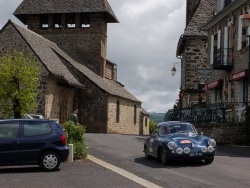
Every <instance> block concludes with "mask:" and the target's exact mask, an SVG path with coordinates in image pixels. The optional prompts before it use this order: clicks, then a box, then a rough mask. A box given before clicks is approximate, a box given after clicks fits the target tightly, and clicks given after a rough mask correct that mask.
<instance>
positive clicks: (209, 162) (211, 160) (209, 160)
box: [205, 157, 214, 164]
mask: <svg viewBox="0 0 250 188" xmlns="http://www.w3.org/2000/svg"><path fill="white" fill-rule="evenodd" d="M213 161H214V157H213V158H209V159H205V163H206V164H211V163H212V162H213Z"/></svg>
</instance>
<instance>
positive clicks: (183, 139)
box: [167, 134, 210, 145]
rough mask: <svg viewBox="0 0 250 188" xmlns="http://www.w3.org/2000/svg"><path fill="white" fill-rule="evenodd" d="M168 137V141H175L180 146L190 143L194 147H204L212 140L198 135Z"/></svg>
mask: <svg viewBox="0 0 250 188" xmlns="http://www.w3.org/2000/svg"><path fill="white" fill-rule="evenodd" d="M167 137H168V138H167V140H168V141H174V142H175V143H176V144H178V145H179V144H188V141H190V142H191V143H192V144H194V145H204V144H205V143H207V141H208V140H209V139H210V138H209V137H206V136H203V135H198V134H173V135H169V136H167Z"/></svg>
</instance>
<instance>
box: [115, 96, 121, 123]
mask: <svg viewBox="0 0 250 188" xmlns="http://www.w3.org/2000/svg"><path fill="white" fill-rule="evenodd" d="M119 121H120V102H119V100H117V102H116V122H117V123H119Z"/></svg>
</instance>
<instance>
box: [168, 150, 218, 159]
mask: <svg viewBox="0 0 250 188" xmlns="http://www.w3.org/2000/svg"><path fill="white" fill-rule="evenodd" d="M214 156H215V152H211V153H208V152H207V153H202V152H190V153H189V154H185V153H182V154H178V153H176V152H174V153H173V152H172V151H169V152H167V158H168V159H169V160H183V161H187V160H191V161H192V160H206V159H211V158H214Z"/></svg>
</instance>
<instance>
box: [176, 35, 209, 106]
mask: <svg viewBox="0 0 250 188" xmlns="http://www.w3.org/2000/svg"><path fill="white" fill-rule="evenodd" d="M206 47H207V44H206V38H191V39H189V40H188V41H187V43H186V47H185V51H184V54H183V57H182V66H183V67H182V71H183V72H184V73H183V74H182V79H181V85H182V89H183V90H184V96H183V98H182V104H181V105H182V107H190V106H191V105H192V104H193V103H198V100H199V94H200V93H202V92H203V91H199V89H198V84H199V83H200V82H203V80H200V79H199V78H198V73H197V71H196V67H197V66H199V65H201V64H203V63H206V61H207V60H206ZM184 75H185V76H184Z"/></svg>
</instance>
